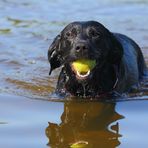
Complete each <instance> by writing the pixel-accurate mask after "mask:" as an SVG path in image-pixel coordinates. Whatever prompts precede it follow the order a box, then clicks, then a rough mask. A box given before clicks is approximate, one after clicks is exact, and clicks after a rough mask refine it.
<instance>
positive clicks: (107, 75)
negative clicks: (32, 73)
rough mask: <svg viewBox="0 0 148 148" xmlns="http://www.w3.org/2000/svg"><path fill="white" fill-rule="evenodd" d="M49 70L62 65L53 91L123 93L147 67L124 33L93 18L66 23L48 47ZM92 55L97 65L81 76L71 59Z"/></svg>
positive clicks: (78, 94)
mask: <svg viewBox="0 0 148 148" xmlns="http://www.w3.org/2000/svg"><path fill="white" fill-rule="evenodd" d="M48 59H49V62H50V65H51V69H50V73H51V72H52V70H54V69H55V68H58V67H60V66H61V65H63V68H62V71H61V73H60V76H59V80H58V84H57V88H56V92H57V93H60V94H66V93H67V92H68V93H70V94H72V95H74V96H99V95H101V94H106V93H109V92H113V91H116V92H118V93H123V92H127V91H129V90H130V89H131V88H132V87H133V86H135V85H138V83H139V82H140V80H142V79H143V76H144V75H147V69H146V65H145V62H144V58H143V55H142V52H141V50H140V48H139V46H138V45H137V44H136V43H135V42H134V41H133V40H132V39H130V38H128V37H127V36H125V35H122V34H118V33H112V32H110V31H109V30H108V29H106V28H105V27H104V26H103V25H102V24H100V23H98V22H95V21H88V22H73V23H71V24H69V25H68V26H66V27H65V28H64V30H63V31H62V32H61V33H60V35H58V36H57V37H56V38H55V40H54V41H53V43H52V44H51V46H50V48H49V51H48ZM78 59H92V60H95V61H96V66H95V67H94V68H93V69H92V70H91V71H90V73H89V74H88V75H85V76H82V77H81V75H80V74H79V75H78V74H77V73H76V72H75V71H74V70H73V69H72V62H74V61H76V60H78Z"/></svg>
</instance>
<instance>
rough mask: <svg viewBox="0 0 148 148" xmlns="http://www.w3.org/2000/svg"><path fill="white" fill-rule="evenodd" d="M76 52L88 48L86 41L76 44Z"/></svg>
mask: <svg viewBox="0 0 148 148" xmlns="http://www.w3.org/2000/svg"><path fill="white" fill-rule="evenodd" d="M75 49H76V52H83V51H85V50H87V49H88V45H87V44H86V43H83V42H82V43H78V44H77V45H76V48H75Z"/></svg>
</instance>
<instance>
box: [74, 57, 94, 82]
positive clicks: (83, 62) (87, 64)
mask: <svg viewBox="0 0 148 148" xmlns="http://www.w3.org/2000/svg"><path fill="white" fill-rule="evenodd" d="M95 66H96V61H95V60H90V59H79V60H76V61H74V62H72V64H71V67H72V70H73V71H74V73H75V75H76V77H77V79H81V80H82V79H86V78H88V76H89V75H90V73H91V70H92V69H93V68H94V67H95Z"/></svg>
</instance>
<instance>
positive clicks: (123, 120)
mask: <svg viewBox="0 0 148 148" xmlns="http://www.w3.org/2000/svg"><path fill="white" fill-rule="evenodd" d="M147 16H148V1H147V0H104V1H99V0H94V1H93V2H92V1H91V0H87V1H84V0H81V1H80V0H75V1H70V0H69V1H68V0H64V1H62V0H42V1H39V0H21V1H19V0H1V1H0V81H1V83H0V147H3V148H9V147H14V148H17V147H31V148H33V147H35V148H37V147H39V148H43V147H58V148H59V147H63V148H65V147H70V146H71V145H72V144H74V143H77V142H78V143H79V142H84V144H86V145H85V147H97V148H98V147H99V146H100V147H101V146H102V147H117V146H118V147H121V148H122V147H123V148H125V147H126V148H128V147H135V148H136V147H137V148H139V147H142V148H147V147H148V142H147V137H148V127H147V125H148V111H147V108H148V102H147V101H146V100H147V99H148V95H147V93H138V94H136V95H134V97H133V96H132V94H131V95H130V96H132V97H129V98H126V99H125V100H134V101H122V102H114V103H113V102H112V103H111V102H108V103H107V102H106V103H103V102H96V101H95V102H89V101H85V102H84V101H79V102H51V101H48V100H51V99H52V98H50V97H49V93H51V92H52V91H54V89H55V86H56V83H57V78H58V75H59V69H57V70H56V71H54V72H53V74H52V75H51V76H50V77H49V76H48V73H49V68H50V66H49V64H48V60H47V50H48V47H49V45H50V43H51V41H52V40H53V38H54V37H55V36H56V35H57V34H58V33H59V32H60V31H61V30H62V29H63V28H64V27H65V25H67V24H68V23H70V22H72V21H84V20H97V21H99V22H101V23H103V24H104V25H105V26H106V27H107V28H108V29H109V30H111V31H113V32H120V33H123V34H126V35H128V36H130V37H131V38H133V39H134V40H135V41H136V42H137V43H138V44H139V45H140V47H141V48H142V51H143V53H144V57H145V60H146V63H147V64H148V43H147V41H148V27H147V24H148V18H147ZM84 89H85V87H84ZM139 100H140V101H139Z"/></svg>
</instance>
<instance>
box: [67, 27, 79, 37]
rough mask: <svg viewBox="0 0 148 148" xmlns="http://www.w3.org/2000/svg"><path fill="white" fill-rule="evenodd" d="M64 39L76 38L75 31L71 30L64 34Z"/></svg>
mask: <svg viewBox="0 0 148 148" xmlns="http://www.w3.org/2000/svg"><path fill="white" fill-rule="evenodd" d="M65 36H66V38H72V37H76V36H77V30H76V29H75V28H73V29H72V30H71V31H68V32H66V33H65Z"/></svg>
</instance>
